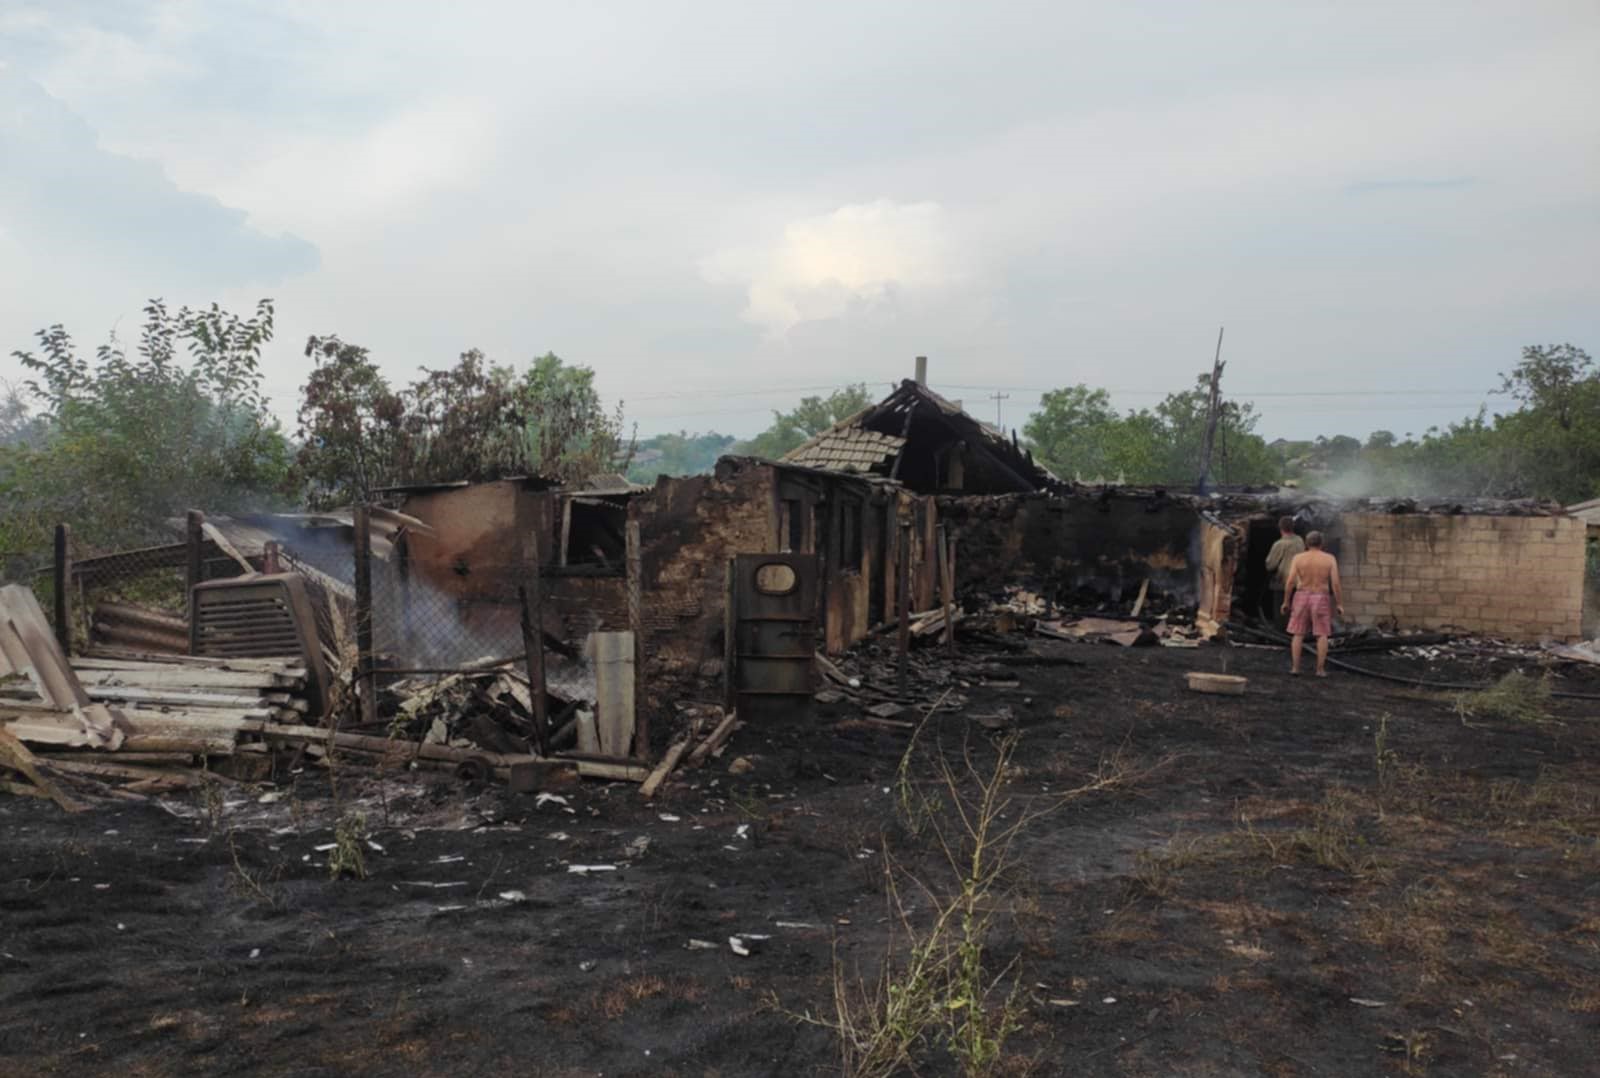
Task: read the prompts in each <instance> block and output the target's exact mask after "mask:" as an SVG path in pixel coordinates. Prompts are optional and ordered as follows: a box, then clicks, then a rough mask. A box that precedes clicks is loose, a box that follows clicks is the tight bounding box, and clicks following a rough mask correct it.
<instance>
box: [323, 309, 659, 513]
mask: <svg viewBox="0 0 1600 1078" xmlns="http://www.w3.org/2000/svg"><path fill="white" fill-rule="evenodd" d="M307 354H308V355H313V356H315V357H317V360H318V365H317V369H316V370H315V371H313V372H312V376H311V378H310V379H309V380H308V381H307V383H306V385H305V387H304V388H303V390H302V402H301V408H300V432H301V438H302V446H301V450H300V457H299V461H298V465H299V467H298V474H299V476H300V477H301V479H302V481H303V483H304V489H305V491H306V497H307V500H308V501H310V502H311V503H312V504H314V505H319V506H328V505H337V504H344V503H348V502H352V501H358V500H363V499H368V498H370V497H371V496H372V492H373V491H374V490H377V489H381V488H382V487H384V486H388V485H395V484H399V483H425V482H437V481H442V480H453V479H466V480H489V479H500V478H504V477H506V476H512V475H542V476H547V477H550V478H555V479H559V480H561V481H562V482H564V483H568V484H575V483H581V482H583V481H584V480H585V479H587V478H588V477H590V476H592V475H595V474H597V473H600V472H609V471H621V470H624V469H626V468H627V466H628V463H629V460H630V458H631V454H632V451H633V446H632V444H631V441H630V442H629V443H628V444H626V445H625V444H624V443H623V439H622V435H621V430H622V408H621V405H620V404H619V405H618V406H617V408H616V410H615V411H613V412H611V413H607V412H606V411H605V409H604V408H603V407H602V405H601V402H600V396H599V394H598V392H596V390H595V388H594V372H593V371H592V370H590V369H589V368H588V367H581V366H572V365H568V364H566V363H564V362H562V360H561V358H560V357H559V356H556V355H555V354H554V353H549V354H546V355H543V356H540V357H539V358H537V359H535V360H534V361H533V363H532V364H531V365H530V366H529V368H528V369H527V370H525V371H523V372H520V373H519V372H518V371H517V370H516V369H515V368H513V367H509V366H502V365H499V364H496V363H492V362H490V361H489V360H488V359H487V358H486V357H485V356H484V354H483V353H482V352H480V351H477V350H476V349H474V350H471V351H467V352H463V353H462V354H461V355H460V357H458V359H457V361H456V363H455V364H454V365H453V366H450V367H445V368H441V369H437V370H433V369H428V368H424V369H423V370H422V373H421V376H420V377H419V378H418V379H417V380H416V381H414V382H413V383H412V384H411V385H409V386H407V387H406V388H405V389H403V390H400V391H399V392H395V391H394V390H392V389H391V388H390V386H389V383H388V381H387V380H386V379H385V378H384V377H383V374H382V372H381V371H379V370H378V368H377V366H376V365H375V364H374V363H373V362H372V360H371V358H370V356H369V355H368V353H367V350H366V349H364V348H361V347H360V346H357V345H351V344H347V343H345V342H343V341H341V340H340V339H339V338H338V337H313V338H312V339H311V341H310V342H309V343H308V345H307Z"/></svg>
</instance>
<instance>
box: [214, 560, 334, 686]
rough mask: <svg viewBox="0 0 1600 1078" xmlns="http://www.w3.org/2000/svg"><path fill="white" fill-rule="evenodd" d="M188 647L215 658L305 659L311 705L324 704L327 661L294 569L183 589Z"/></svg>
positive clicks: (298, 577) (308, 603)
mask: <svg viewBox="0 0 1600 1078" xmlns="http://www.w3.org/2000/svg"><path fill="white" fill-rule="evenodd" d="M189 632H190V637H189V640H190V651H191V652H192V653H193V654H195V655H207V656H214V657H218V658H260V659H268V658H277V657H280V656H293V657H295V658H298V659H300V660H301V662H303V663H304V664H305V668H306V690H307V695H308V696H309V697H310V699H311V701H312V705H313V707H315V708H316V709H318V711H319V713H320V711H321V710H322V709H323V708H324V707H325V706H326V700H327V692H328V688H329V684H328V670H327V666H326V665H325V664H324V663H323V661H322V644H321V641H320V640H319V639H318V638H317V628H316V621H315V618H314V617H313V614H312V610H311V604H310V602H309V601H308V600H307V599H306V589H305V581H304V580H303V579H302V578H301V577H300V575H299V574H297V573H280V574H277V575H275V576H252V577H238V578H236V579H233V580H210V581H207V582H205V583H203V584H197V585H195V587H194V588H193V589H192V590H191V591H190V593H189Z"/></svg>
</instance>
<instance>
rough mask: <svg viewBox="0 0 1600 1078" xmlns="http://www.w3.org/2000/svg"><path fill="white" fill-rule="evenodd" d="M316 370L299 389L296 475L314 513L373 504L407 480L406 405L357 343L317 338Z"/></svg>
mask: <svg viewBox="0 0 1600 1078" xmlns="http://www.w3.org/2000/svg"><path fill="white" fill-rule="evenodd" d="M306 355H307V356H309V357H311V358H312V359H313V360H314V361H315V363H316V367H315V368H314V369H313V370H312V372H311V375H310V377H309V378H307V379H306V384H305V385H304V386H302V387H301V390H300V412H299V421H300V430H299V437H300V450H299V453H298V454H297V455H296V457H295V474H296V478H297V479H298V481H299V483H300V487H301V490H302V492H303V493H302V496H303V497H304V499H305V501H306V503H307V505H309V506H310V507H311V508H313V509H328V508H332V507H333V506H337V505H350V504H352V503H355V502H364V501H370V500H371V498H372V491H373V490H374V489H377V488H379V487H383V486H386V485H388V484H391V483H398V482H400V480H401V478H402V473H401V470H400V469H401V468H402V467H403V466H404V463H405V462H404V460H403V459H402V451H403V448H404V445H405V431H404V426H403V423H404V420H405V413H406V405H405V401H404V400H403V399H402V398H401V397H400V395H399V394H397V393H395V392H394V391H393V390H392V389H391V388H390V387H389V382H388V379H386V378H385V377H384V376H383V372H382V371H380V370H378V367H377V365H376V364H375V363H373V362H372V360H371V358H370V357H369V356H368V354H367V350H366V349H365V348H362V347H361V346H360V345H355V344H346V343H345V342H344V341H342V340H340V339H339V337H338V336H337V335H335V336H328V337H312V338H310V339H309V340H307V341H306Z"/></svg>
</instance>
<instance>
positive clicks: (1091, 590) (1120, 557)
mask: <svg viewBox="0 0 1600 1078" xmlns="http://www.w3.org/2000/svg"><path fill="white" fill-rule="evenodd" d="M938 510H939V516H940V519H941V520H942V521H943V522H944V523H945V524H946V525H947V526H948V527H950V528H953V529H954V532H955V534H956V536H957V537H958V550H957V557H956V572H957V576H958V581H957V584H958V590H973V591H992V590H995V589H997V588H999V587H1001V586H1003V585H1005V584H1007V583H1029V584H1032V585H1033V586H1035V587H1037V588H1039V589H1041V590H1043V591H1045V592H1046V593H1047V594H1049V596H1050V597H1051V598H1052V599H1054V600H1055V601H1057V602H1058V603H1061V604H1063V605H1066V606H1072V605H1073V604H1074V597H1075V596H1077V597H1079V598H1080V599H1083V600H1087V599H1089V598H1091V597H1094V598H1099V599H1108V600H1111V601H1113V602H1118V603H1122V602H1127V603H1132V602H1133V600H1134V598H1135V596H1137V595H1138V593H1139V588H1140V586H1141V585H1142V584H1143V583H1144V581H1145V580H1149V581H1150V596H1149V598H1150V599H1151V600H1152V601H1154V600H1161V601H1162V602H1161V603H1159V604H1158V603H1154V602H1152V605H1156V606H1158V608H1159V606H1166V607H1192V606H1195V605H1196V604H1197V603H1198V602H1199V599H1200V587H1201V583H1202V582H1201V578H1200V571H1201V567H1202V562H1203V552H1202V549H1201V533H1200V527H1201V523H1202V520H1201V516H1200V514H1199V513H1198V512H1196V510H1195V509H1194V508H1193V507H1191V506H1189V505H1185V504H1183V503H1182V502H1179V501H1176V500H1174V499H1170V498H1165V497H1162V496H1160V495H1150V496H1138V497H1129V496H1122V495H1117V494H1114V493H1109V492H1108V493H1106V494H1103V495H1099V496H1092V497H1060V496H1055V495H1048V494H1018V495H1010V496H1001V497H941V498H939V499H938ZM1230 534H1231V533H1230ZM1219 542H1220V540H1219ZM1216 554H1217V559H1216V561H1217V566H1216V568H1217V569H1218V571H1221V569H1222V567H1223V564H1222V557H1221V555H1222V551H1221V548H1220V545H1219V547H1218V549H1217V551H1216ZM1231 586H1232V579H1231V574H1230V577H1229V579H1228V581H1227V584H1226V586H1225V588H1224V589H1223V590H1224V591H1226V588H1231Z"/></svg>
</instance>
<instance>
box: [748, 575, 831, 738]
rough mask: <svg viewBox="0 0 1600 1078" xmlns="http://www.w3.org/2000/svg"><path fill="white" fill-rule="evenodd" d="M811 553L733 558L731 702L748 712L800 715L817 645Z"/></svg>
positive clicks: (805, 709)
mask: <svg viewBox="0 0 1600 1078" xmlns="http://www.w3.org/2000/svg"><path fill="white" fill-rule="evenodd" d="M819 575H820V573H819V569H818V559H817V556H816V555H815V554H793V553H789V554H740V555H737V556H736V557H735V558H734V564H733V595H732V596H730V597H729V602H731V603H732V604H733V609H734V612H735V616H734V619H733V622H734V634H735V639H734V647H733V652H734V669H733V673H732V677H733V679H734V697H735V706H736V707H737V708H738V709H739V714H740V715H742V716H744V717H745V718H747V719H750V718H788V719H794V718H804V717H805V716H807V715H808V714H809V713H810V710H811V690H812V670H813V667H814V665H815V658H814V656H815V654H816V650H817V581H818V577H819Z"/></svg>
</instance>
